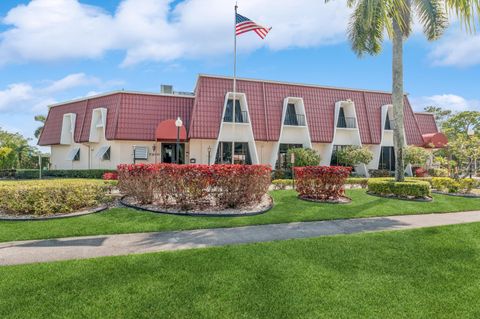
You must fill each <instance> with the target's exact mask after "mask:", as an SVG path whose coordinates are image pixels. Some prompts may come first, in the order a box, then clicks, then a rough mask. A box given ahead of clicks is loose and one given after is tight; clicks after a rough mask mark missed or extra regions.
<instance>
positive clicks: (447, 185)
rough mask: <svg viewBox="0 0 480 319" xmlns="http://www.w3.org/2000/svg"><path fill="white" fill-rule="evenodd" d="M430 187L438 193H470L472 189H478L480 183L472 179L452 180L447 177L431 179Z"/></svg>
mask: <svg viewBox="0 0 480 319" xmlns="http://www.w3.org/2000/svg"><path fill="white" fill-rule="evenodd" d="M431 183H432V187H433V188H434V189H436V190H438V191H440V192H448V193H464V194H465V193H470V192H471V191H472V189H473V188H476V187H479V186H480V185H479V184H480V183H479V182H478V181H476V180H474V179H473V178H462V179H453V178H449V177H434V178H432V182H431Z"/></svg>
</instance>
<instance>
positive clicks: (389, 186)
mask: <svg viewBox="0 0 480 319" xmlns="http://www.w3.org/2000/svg"><path fill="white" fill-rule="evenodd" d="M368 192H370V193H372V194H376V195H381V196H395V197H400V198H428V197H430V195H431V194H430V184H429V183H428V182H425V181H418V180H407V181H405V182H395V181H394V180H393V179H370V180H369V181H368Z"/></svg>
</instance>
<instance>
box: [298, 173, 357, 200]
mask: <svg viewBox="0 0 480 319" xmlns="http://www.w3.org/2000/svg"><path fill="white" fill-rule="evenodd" d="M350 172H351V168H350V167H343V166H306V167H295V168H294V173H295V179H296V190H297V192H298V194H299V196H300V197H301V198H305V199H313V200H338V199H339V198H340V197H342V196H343V195H344V194H345V188H344V185H345V181H346V180H347V178H348V176H349V174H350Z"/></svg>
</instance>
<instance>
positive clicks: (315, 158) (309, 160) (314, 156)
mask: <svg viewBox="0 0 480 319" xmlns="http://www.w3.org/2000/svg"><path fill="white" fill-rule="evenodd" d="M292 153H293V154H294V156H295V162H294V164H293V166H295V167H303V166H317V165H319V164H320V160H321V158H320V155H319V154H318V153H317V152H316V151H315V150H313V149H311V148H292V149H289V150H288V153H287V160H288V161H289V167H291V166H292V164H291V163H290V158H291V156H292Z"/></svg>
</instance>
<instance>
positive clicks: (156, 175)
mask: <svg viewBox="0 0 480 319" xmlns="http://www.w3.org/2000/svg"><path fill="white" fill-rule="evenodd" d="M118 172H119V175H118V177H119V188H120V190H121V191H122V192H123V193H125V194H126V195H129V196H132V197H134V198H135V199H136V200H137V201H138V202H139V203H141V204H151V203H156V204H160V205H161V206H165V207H168V206H173V207H178V208H181V209H186V210H189V209H196V208H197V209H198V208H200V209H201V208H205V207H207V206H215V207H219V208H227V207H239V206H245V205H248V204H252V203H256V202H258V201H260V199H261V198H262V197H263V195H265V194H266V193H267V191H268V187H269V185H270V173H271V169H270V167H269V166H266V165H177V164H137V165H119V166H118Z"/></svg>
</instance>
